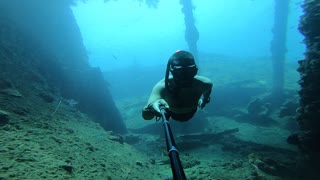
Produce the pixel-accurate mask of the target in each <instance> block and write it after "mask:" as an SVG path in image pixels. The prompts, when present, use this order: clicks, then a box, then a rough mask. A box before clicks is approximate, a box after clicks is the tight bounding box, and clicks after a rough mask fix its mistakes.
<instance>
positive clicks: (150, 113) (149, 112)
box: [142, 80, 164, 120]
mask: <svg viewBox="0 0 320 180" xmlns="http://www.w3.org/2000/svg"><path fill="white" fill-rule="evenodd" d="M163 90H164V81H163V80H161V81H160V82H158V83H157V84H156V85H155V86H154V87H153V89H152V92H151V95H150V97H149V99H148V103H147V105H146V106H145V107H144V108H143V109H142V117H143V119H145V120H151V119H153V118H154V116H155V110H156V109H155V107H154V103H155V102H156V101H158V100H162V99H163V97H162V96H163Z"/></svg>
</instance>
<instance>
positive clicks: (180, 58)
mask: <svg viewBox="0 0 320 180" xmlns="http://www.w3.org/2000/svg"><path fill="white" fill-rule="evenodd" d="M197 72H198V67H197V65H196V64H195V62H194V58H193V56H192V54H191V53H189V52H187V51H181V50H178V51H176V52H175V53H174V54H173V55H172V56H171V57H170V59H169V60H168V64H167V69H166V75H165V87H166V89H168V90H169V91H174V90H175V89H178V88H185V87H190V86H191V85H192V82H193V78H194V76H195V75H196V74H197ZM170 73H171V74H172V77H173V81H169V75H170Z"/></svg>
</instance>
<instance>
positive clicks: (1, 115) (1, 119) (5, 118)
mask: <svg viewBox="0 0 320 180" xmlns="http://www.w3.org/2000/svg"><path fill="white" fill-rule="evenodd" d="M8 122H9V113H8V112H6V111H3V110H1V109H0V126H2V125H5V124H7V123H8Z"/></svg>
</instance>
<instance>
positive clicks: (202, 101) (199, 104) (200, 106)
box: [198, 98, 210, 109]
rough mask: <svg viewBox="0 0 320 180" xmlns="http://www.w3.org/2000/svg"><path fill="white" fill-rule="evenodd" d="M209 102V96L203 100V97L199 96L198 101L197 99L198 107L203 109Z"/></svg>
mask: <svg viewBox="0 0 320 180" xmlns="http://www.w3.org/2000/svg"><path fill="white" fill-rule="evenodd" d="M209 102H210V98H207V99H206V100H204V98H200V99H199V101H198V107H199V108H200V109H203V108H204V107H205V106H206V104H207V103H209Z"/></svg>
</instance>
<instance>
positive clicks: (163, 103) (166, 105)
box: [159, 99, 169, 108]
mask: <svg viewBox="0 0 320 180" xmlns="http://www.w3.org/2000/svg"><path fill="white" fill-rule="evenodd" d="M159 104H160V105H163V106H164V107H165V108H169V105H168V103H167V102H166V101H165V100H164V99H160V100H159Z"/></svg>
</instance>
